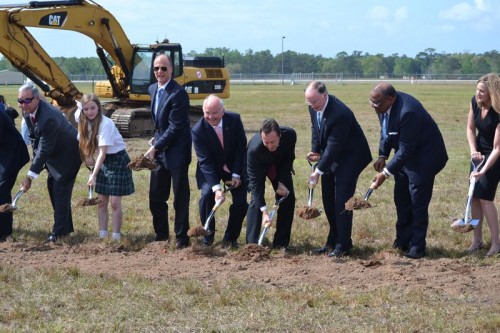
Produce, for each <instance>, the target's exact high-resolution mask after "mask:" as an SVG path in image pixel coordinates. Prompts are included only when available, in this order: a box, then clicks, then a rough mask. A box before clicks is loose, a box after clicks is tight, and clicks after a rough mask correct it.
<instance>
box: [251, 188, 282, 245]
mask: <svg viewBox="0 0 500 333" xmlns="http://www.w3.org/2000/svg"><path fill="white" fill-rule="evenodd" d="M287 197H288V193H287V194H286V195H285V196H283V197H281V198H280V199H279V200H276V203H275V204H274V206H273V208H272V209H271V211H270V212H269V222H267V223H266V224H264V229H262V232H261V233H260V236H259V241H258V244H259V245H262V242H263V241H264V237H265V236H266V234H267V232H268V231H269V228H270V227H271V225H272V224H273V220H274V217H275V216H276V213H277V212H278V208H279V207H280V204H281V203H282V202H283V200H285V199H286V198H287Z"/></svg>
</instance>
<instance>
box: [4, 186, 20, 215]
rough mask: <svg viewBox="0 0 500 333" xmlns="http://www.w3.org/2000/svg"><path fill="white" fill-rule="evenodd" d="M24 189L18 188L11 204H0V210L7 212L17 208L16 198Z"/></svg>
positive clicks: (17, 198)
mask: <svg viewBox="0 0 500 333" xmlns="http://www.w3.org/2000/svg"><path fill="white" fill-rule="evenodd" d="M23 193H24V190H23V189H20V190H19V191H18V192H17V193H16V196H15V197H14V200H12V203H11V204H4V205H2V206H0V212H1V213H8V212H13V211H15V210H17V200H19V198H20V197H21V195H23Z"/></svg>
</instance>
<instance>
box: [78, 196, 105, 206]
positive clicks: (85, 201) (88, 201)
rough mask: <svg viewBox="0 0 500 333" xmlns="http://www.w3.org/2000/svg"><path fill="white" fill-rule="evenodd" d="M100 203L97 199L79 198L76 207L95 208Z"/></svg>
mask: <svg viewBox="0 0 500 333" xmlns="http://www.w3.org/2000/svg"><path fill="white" fill-rule="evenodd" d="M101 202H102V201H101V199H99V198H81V199H80V200H78V202H77V203H76V205H77V206H79V207H86V206H95V205H98V204H100V203H101Z"/></svg>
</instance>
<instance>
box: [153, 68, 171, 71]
mask: <svg viewBox="0 0 500 333" xmlns="http://www.w3.org/2000/svg"><path fill="white" fill-rule="evenodd" d="M160 69H161V70H162V71H164V72H166V71H167V69H168V68H167V67H153V70H154V71H155V72H158V71H159V70H160Z"/></svg>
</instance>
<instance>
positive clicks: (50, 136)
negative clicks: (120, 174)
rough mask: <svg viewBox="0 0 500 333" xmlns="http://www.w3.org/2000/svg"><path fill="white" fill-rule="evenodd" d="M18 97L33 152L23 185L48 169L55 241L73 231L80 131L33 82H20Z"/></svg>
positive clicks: (25, 188)
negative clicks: (21, 84) (73, 206)
mask: <svg viewBox="0 0 500 333" xmlns="http://www.w3.org/2000/svg"><path fill="white" fill-rule="evenodd" d="M18 97H19V98H18V99H17V101H18V102H19V106H20V108H21V109H22V110H23V114H24V119H25V121H26V124H27V125H28V130H29V133H30V138H31V145H32V147H33V155H34V157H33V161H32V163H31V166H30V169H29V171H28V175H27V177H26V178H25V179H24V180H23V181H22V186H23V188H24V191H28V190H29V189H30V187H31V182H32V180H33V179H36V178H38V175H39V174H40V172H41V171H42V170H43V169H44V168H45V169H47V171H48V177H47V188H48V191H49V196H50V202H51V203H52V208H53V209H54V227H53V229H52V232H51V233H50V234H49V236H48V238H47V241H49V242H55V241H56V240H57V239H58V238H59V237H62V236H66V235H68V234H69V233H71V232H73V217H72V214H71V195H72V193H73V185H74V184H75V179H76V175H77V174H78V170H80V164H81V159H80V152H79V148H78V140H77V131H76V129H75V128H74V127H73V126H71V124H70V123H69V122H68V121H67V120H66V118H65V117H64V115H63V114H62V113H61V111H59V110H58V109H57V108H55V107H54V106H52V105H51V104H50V103H48V102H47V101H45V100H44V99H42V97H41V96H40V93H39V91H38V89H37V88H36V87H35V86H34V85H33V84H31V83H28V84H25V85H23V86H21V88H19V95H18Z"/></svg>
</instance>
